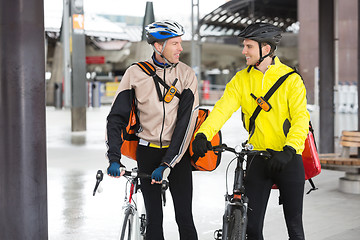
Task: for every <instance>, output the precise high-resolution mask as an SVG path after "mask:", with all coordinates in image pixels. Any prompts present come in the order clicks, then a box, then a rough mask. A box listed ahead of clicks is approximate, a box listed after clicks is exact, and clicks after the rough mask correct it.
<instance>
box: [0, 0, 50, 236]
mask: <svg viewBox="0 0 360 240" xmlns="http://www.w3.org/2000/svg"><path fill="white" fill-rule="evenodd" d="M0 32H1V37H0V74H1V75H0V239H4V240H5V239H6V240H8V239H9V240H10V239H11V240H24V239H31V240H46V239H48V222H47V221H48V219H47V173H46V130H45V129H46V127H45V125H46V124H45V47H44V46H45V44H44V3H43V1H42V0H40V1H39V0H13V1H7V0H0Z"/></svg>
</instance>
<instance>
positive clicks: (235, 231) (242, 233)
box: [226, 208, 247, 240]
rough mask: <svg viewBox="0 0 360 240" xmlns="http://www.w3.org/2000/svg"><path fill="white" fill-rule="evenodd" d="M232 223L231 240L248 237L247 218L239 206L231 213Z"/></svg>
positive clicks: (241, 239)
mask: <svg viewBox="0 0 360 240" xmlns="http://www.w3.org/2000/svg"><path fill="white" fill-rule="evenodd" d="M231 221H232V222H231V223H230V226H232V227H231V228H230V231H229V232H228V233H229V237H227V238H226V239H229V240H245V239H246V224H247V221H246V218H245V219H244V217H243V212H242V211H241V210H240V209H239V208H235V209H234V210H233V212H232V214H231Z"/></svg>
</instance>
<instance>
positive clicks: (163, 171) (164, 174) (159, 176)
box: [151, 164, 171, 184]
mask: <svg viewBox="0 0 360 240" xmlns="http://www.w3.org/2000/svg"><path fill="white" fill-rule="evenodd" d="M170 171H171V168H170V167H169V166H167V165H166V164H161V165H160V166H159V167H158V168H156V169H155V170H154V171H153V172H152V174H151V184H155V183H157V184H163V182H164V181H167V182H168V176H169V174H170Z"/></svg>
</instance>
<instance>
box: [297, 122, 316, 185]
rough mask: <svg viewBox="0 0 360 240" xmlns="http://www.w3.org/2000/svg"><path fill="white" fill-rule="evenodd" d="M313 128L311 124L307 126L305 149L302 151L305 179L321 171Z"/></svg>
mask: <svg viewBox="0 0 360 240" xmlns="http://www.w3.org/2000/svg"><path fill="white" fill-rule="evenodd" d="M313 132H314V130H313V128H312V126H311V123H310V126H309V133H308V136H307V138H306V140H305V149H304V151H303V153H302V159H303V164H304V170H305V180H308V179H310V178H313V177H315V176H317V175H319V174H320V172H321V164H320V159H319V155H318V152H317V149H316V143H315V139H314V133H313Z"/></svg>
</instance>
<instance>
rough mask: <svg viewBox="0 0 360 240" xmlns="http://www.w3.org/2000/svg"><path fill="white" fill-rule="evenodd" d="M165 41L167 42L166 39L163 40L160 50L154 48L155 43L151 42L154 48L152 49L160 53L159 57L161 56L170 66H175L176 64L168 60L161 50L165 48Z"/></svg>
mask: <svg viewBox="0 0 360 240" xmlns="http://www.w3.org/2000/svg"><path fill="white" fill-rule="evenodd" d="M166 43H167V40H165V42H164V44H163V47H162V49H161V52H159V51H158V50H157V49H156V48H155V44H152V47H153V49H154V51H155V52H156V53H157V54H159V55H160V57H162V58H163V59H164V61H165V63H166V64H169V65H170V66H171V68H173V67H175V66H176V64H174V63H172V62H170V61H169V60H167V59H166V57H165V56H164V55H163V52H164V50H165V46H166Z"/></svg>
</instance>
